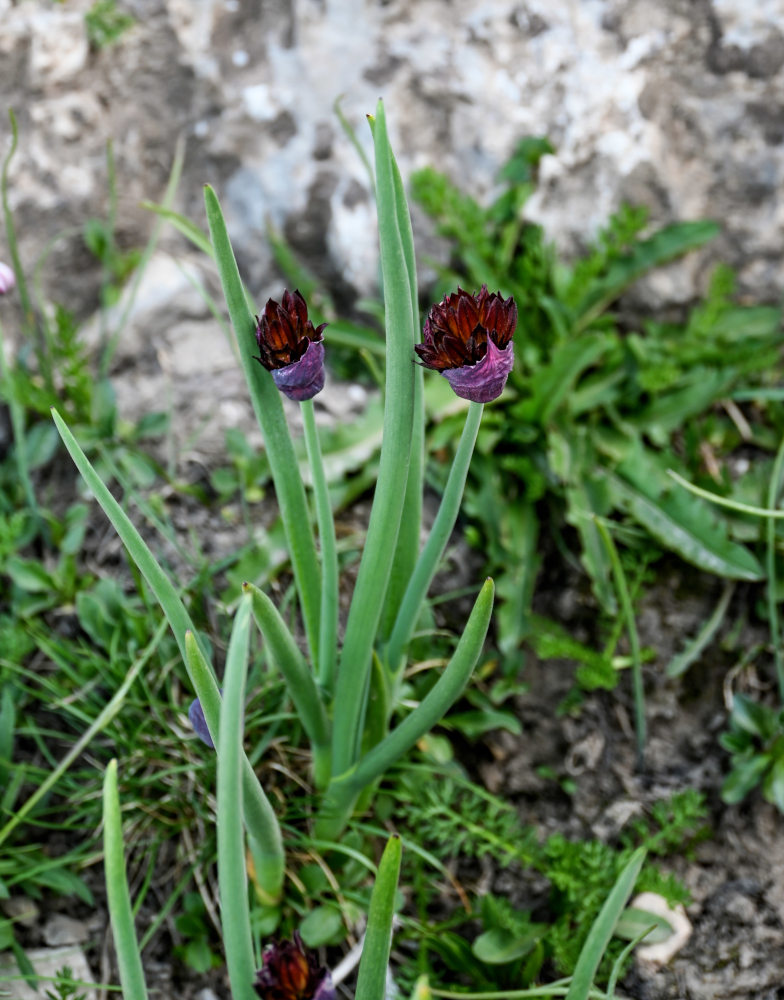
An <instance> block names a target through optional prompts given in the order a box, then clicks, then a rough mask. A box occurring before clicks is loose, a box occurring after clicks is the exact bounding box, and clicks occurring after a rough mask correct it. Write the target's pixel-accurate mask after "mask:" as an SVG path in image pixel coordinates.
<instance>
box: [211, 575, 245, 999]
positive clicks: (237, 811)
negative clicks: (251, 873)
mask: <svg viewBox="0 0 784 1000" xmlns="http://www.w3.org/2000/svg"><path fill="white" fill-rule="evenodd" d="M250 603H251V602H250V597H249V596H247V595H246V596H244V597H243V598H242V600H241V601H240V604H239V606H238V608H237V612H236V614H235V616H234V625H233V627H232V630H231V639H230V640H229V652H228V655H227V657H226V673H225V676H224V689H223V698H222V700H221V710H220V724H219V731H218V744H217V746H218V884H219V887H220V900H221V928H222V930H223V946H224V948H225V951H226V966H227V968H228V971H229V982H230V983H231V993H232V996H233V997H234V998H235V1000H257V998H256V995H255V991H254V989H253V978H254V973H255V964H254V961H253V941H252V937H251V930H250V909H249V906H248V879H247V873H246V871H245V848H244V843H243V836H242V732H243V703H244V700H245V680H246V675H247V670H248V642H249V638H250V614H251V607H250ZM205 717H206V715H205Z"/></svg>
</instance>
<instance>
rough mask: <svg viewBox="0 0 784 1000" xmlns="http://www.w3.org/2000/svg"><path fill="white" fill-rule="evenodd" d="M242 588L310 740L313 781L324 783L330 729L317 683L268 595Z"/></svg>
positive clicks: (250, 588) (326, 774) (250, 584)
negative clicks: (247, 596) (250, 602)
mask: <svg viewBox="0 0 784 1000" xmlns="http://www.w3.org/2000/svg"><path fill="white" fill-rule="evenodd" d="M242 589H243V591H244V592H245V593H246V594H250V596H251V600H252V608H253V617H254V618H255V619H256V624H257V625H258V627H259V631H260V632H261V634H262V637H263V638H264V640H265V642H266V643H267V646H268V648H269V651H270V653H271V654H272V658H273V660H274V661H275V664H276V666H277V667H278V670H280V672H281V674H282V675H283V679H284V680H285V682H286V687H287V688H288V692H289V696H290V698H291V700H292V701H293V702H294V707H295V708H296V710H297V715H298V716H299V719H300V722H301V723H302V725H303V727H304V729H305V732H306V733H307V735H308V739H309V740H310V742H311V745H312V748H313V768H314V774H315V777H316V785H317V787H323V785H324V784H326V782H327V781H328V780H329V748H330V741H329V737H330V731H329V720H328V719H327V713H326V710H325V708H324V705H323V703H322V701H321V695H320V694H319V689H318V686H317V685H316V682H315V680H314V678H313V674H312V673H311V671H310V670H309V668H308V665H307V663H306V662H305V657H304V656H303V655H302V653H301V652H300V651H299V648H298V647H297V644H296V642H295V641H294V637H293V636H292V634H291V632H289V630H288V628H287V626H286V623H285V622H284V621H283V619H282V618H281V616H280V613H279V611H278V609H277V608H276V607H275V605H274V604H273V603H272V601H271V600H270V599H269V597H267V595H266V594H265V593H264V592H263V591H261V590H259V588H258V587H254V586H253V584H252V583H245V584H243V587H242Z"/></svg>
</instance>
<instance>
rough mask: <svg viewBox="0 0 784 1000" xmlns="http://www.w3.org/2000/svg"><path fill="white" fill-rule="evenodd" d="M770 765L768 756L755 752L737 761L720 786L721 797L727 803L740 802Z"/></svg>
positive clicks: (758, 781)
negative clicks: (753, 754) (751, 755)
mask: <svg viewBox="0 0 784 1000" xmlns="http://www.w3.org/2000/svg"><path fill="white" fill-rule="evenodd" d="M769 767H770V757H768V756H765V755H762V754H755V756H753V757H749V758H748V759H747V760H741V761H738V763H736V764H734V765H733V768H732V770H731V771H730V773H729V774H728V775H727V777H726V779H725V780H724V784H723V785H722V786H721V797H722V799H724V801H725V802H726V803H727V804H728V805H731V806H733V805H736V804H737V803H738V802H741V801H742V800H743V799H745V798H746V796H747V795H748V794H749V792H750V791H751V790H752V789H753V788H756V787H757V785H758V784H759V783H760V781H761V780H762V776H763V774H764V773H765V771H766V770H767V769H768V768H769Z"/></svg>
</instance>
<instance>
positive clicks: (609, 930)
mask: <svg viewBox="0 0 784 1000" xmlns="http://www.w3.org/2000/svg"><path fill="white" fill-rule="evenodd" d="M643 861H645V849H644V848H642V847H641V848H639V849H638V850H636V851H635V852H634V854H632V856H631V858H630V859H629V861H628V863H627V865H626V867H625V868H624V869H623V871H622V872H621V874H620V875H619V876H618V878H617V880H616V882H615V885H614V886H613V887H612V889H611V890H610V894H609V895H608V897H607V899H606V900H605V902H604V906H602V908H601V910H600V911H599V916H598V917H597V918H596V920H595V921H594V922H593V926H592V927H591V930H590V931H589V933H588V937H587V938H586V941H585V944H584V945H583V948H582V951H581V952H580V957H579V958H578V959H577V965H576V966H575V967H574V975H573V976H572V982H571V985H570V987H569V992H568V993H567V994H566V1000H588V997H589V995H590V993H591V987H592V985H593V980H594V977H595V975H596V970H597V969H598V968H599V963H600V962H601V960H602V956H603V955H604V953H605V951H606V949H607V945H608V944H609V943H610V938H611V937H612V935H613V931H614V930H615V925H616V924H617V923H618V918H619V917H620V916H621V914H622V913H623V910H624V907H625V906H626V901H627V900H628V898H629V896H631V894H632V891H633V889H634V886H635V883H636V882H637V877H638V875H639V874H640V869H641V868H642V865H643Z"/></svg>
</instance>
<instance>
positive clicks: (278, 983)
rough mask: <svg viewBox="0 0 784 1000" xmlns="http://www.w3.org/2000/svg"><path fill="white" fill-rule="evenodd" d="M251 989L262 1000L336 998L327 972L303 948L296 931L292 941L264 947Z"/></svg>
mask: <svg viewBox="0 0 784 1000" xmlns="http://www.w3.org/2000/svg"><path fill="white" fill-rule="evenodd" d="M253 987H254V989H255V990H256V992H257V993H258V995H259V996H260V997H261V998H262V1000H335V998H336V995H337V994H336V992H335V987H334V986H333V985H332V977H331V976H330V974H329V970H328V969H327V968H326V966H323V965H319V962H318V958H317V956H316V953H315V952H314V951H311V950H310V949H306V948H305V946H304V945H303V943H302V938H301V937H300V936H299V932H298V931H295V932H294V940H293V941H275V942H273V943H272V944H268V945H267V947H266V948H265V949H264V952H263V954H262V966H261V969H260V970H259V971H258V972H257V973H256V981H255V982H254V984H253Z"/></svg>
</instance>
